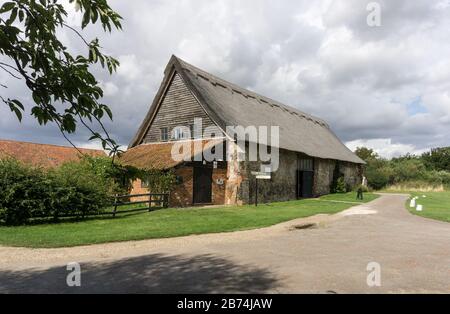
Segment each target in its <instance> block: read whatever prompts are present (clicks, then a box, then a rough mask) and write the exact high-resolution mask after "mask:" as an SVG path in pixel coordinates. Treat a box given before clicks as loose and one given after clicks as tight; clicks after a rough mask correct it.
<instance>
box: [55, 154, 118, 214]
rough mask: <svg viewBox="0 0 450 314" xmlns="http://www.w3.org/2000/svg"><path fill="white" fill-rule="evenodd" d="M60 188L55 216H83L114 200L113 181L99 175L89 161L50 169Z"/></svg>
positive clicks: (57, 194) (57, 189)
mask: <svg viewBox="0 0 450 314" xmlns="http://www.w3.org/2000/svg"><path fill="white" fill-rule="evenodd" d="M49 176H50V177H51V178H52V180H53V181H54V182H55V185H56V186H57V188H56V189H55V191H54V194H55V197H54V198H53V202H54V204H53V206H52V209H53V211H52V216H53V217H55V218H56V217H58V216H60V215H75V216H78V217H80V216H81V217H84V216H85V215H88V214H94V213H99V212H100V211H102V209H103V208H104V207H106V206H107V205H108V204H110V203H111V197H110V195H111V193H112V192H113V191H115V189H116V185H115V183H114V181H113V180H112V179H110V178H107V177H102V176H100V175H98V174H97V173H96V172H95V171H94V169H93V168H92V167H91V165H90V164H89V163H88V162H86V161H83V160H82V161H80V162H69V163H66V164H64V165H62V166H61V167H59V168H57V169H55V170H53V171H51V172H49Z"/></svg>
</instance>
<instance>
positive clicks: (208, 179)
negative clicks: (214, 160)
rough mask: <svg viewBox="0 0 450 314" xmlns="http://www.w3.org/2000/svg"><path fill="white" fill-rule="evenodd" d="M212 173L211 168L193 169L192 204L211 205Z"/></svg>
mask: <svg viewBox="0 0 450 314" xmlns="http://www.w3.org/2000/svg"><path fill="white" fill-rule="evenodd" d="M212 171H213V169H212V168H207V167H194V186H193V202H194V204H208V203H211V192H212Z"/></svg>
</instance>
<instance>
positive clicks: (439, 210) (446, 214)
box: [405, 191, 450, 222]
mask: <svg viewBox="0 0 450 314" xmlns="http://www.w3.org/2000/svg"><path fill="white" fill-rule="evenodd" d="M409 194H410V195H411V198H412V197H415V196H417V197H419V198H418V199H417V201H416V203H417V204H421V205H423V210H422V211H417V210H416V209H415V208H411V207H410V206H409V205H410V200H411V198H409V199H408V201H407V202H406V204H405V206H406V208H407V209H408V210H409V211H410V212H411V213H412V214H414V215H418V216H422V217H426V218H432V219H437V220H442V221H446V222H450V191H444V192H414V191H413V192H409ZM423 196H425V197H423Z"/></svg>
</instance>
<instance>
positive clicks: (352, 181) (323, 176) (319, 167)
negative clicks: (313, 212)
mask: <svg viewBox="0 0 450 314" xmlns="http://www.w3.org/2000/svg"><path fill="white" fill-rule="evenodd" d="M337 163H339V172H340V173H341V175H343V176H344V181H345V184H346V185H347V186H349V187H350V188H354V187H355V186H357V185H359V184H361V181H362V167H361V166H360V165H358V164H353V163H349V162H344V161H336V160H330V159H320V158H315V159H314V188H313V192H314V195H315V196H320V195H325V194H329V193H330V189H331V185H332V183H333V174H334V169H335V167H336V165H337Z"/></svg>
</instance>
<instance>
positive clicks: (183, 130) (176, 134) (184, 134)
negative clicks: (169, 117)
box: [172, 126, 190, 141]
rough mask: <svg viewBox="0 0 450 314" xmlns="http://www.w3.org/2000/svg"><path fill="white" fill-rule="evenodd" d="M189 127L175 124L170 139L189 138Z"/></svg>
mask: <svg viewBox="0 0 450 314" xmlns="http://www.w3.org/2000/svg"><path fill="white" fill-rule="evenodd" d="M189 133H190V132H189V128H187V127H183V126H177V127H176V128H174V129H173V130H172V139H174V140H176V141H178V140H186V139H188V138H189Z"/></svg>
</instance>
